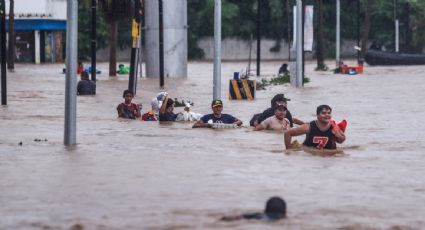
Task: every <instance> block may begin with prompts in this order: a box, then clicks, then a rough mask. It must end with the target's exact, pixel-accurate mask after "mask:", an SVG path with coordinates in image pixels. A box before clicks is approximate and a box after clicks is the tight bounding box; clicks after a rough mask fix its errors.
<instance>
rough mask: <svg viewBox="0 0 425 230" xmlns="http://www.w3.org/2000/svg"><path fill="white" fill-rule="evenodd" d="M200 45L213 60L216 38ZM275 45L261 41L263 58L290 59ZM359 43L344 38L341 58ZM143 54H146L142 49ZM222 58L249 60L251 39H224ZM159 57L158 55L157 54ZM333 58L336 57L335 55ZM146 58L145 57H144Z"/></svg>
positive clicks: (104, 56)
mask: <svg viewBox="0 0 425 230" xmlns="http://www.w3.org/2000/svg"><path fill="white" fill-rule="evenodd" d="M198 45H199V47H200V48H202V49H203V50H204V52H205V58H204V60H213V57H214V39H213V38H205V39H202V40H200V41H199V43H198ZM274 45H275V41H274V40H270V39H263V40H262V41H261V60H264V61H269V60H270V61H271V60H287V59H288V46H287V44H286V43H284V42H282V43H281V48H280V51H279V52H270V48H271V47H273V46H274ZM355 45H357V41H354V40H343V41H341V58H342V59H344V58H356V57H357V51H356V50H355V49H354V46H355ZM332 50H335V47H332ZM142 53H143V55H144V54H145V52H144V51H142ZM221 55H222V60H224V61H232V60H234V61H236V60H248V58H249V41H244V40H241V39H224V40H223V41H222V47H221ZM256 55H257V43H256V41H252V51H251V58H252V60H255V58H256ZM313 55H314V53H312V52H306V55H305V57H306V59H312V58H314V57H313ZM156 57H157V56H156ZM332 58H335V55H333V57H332ZM97 59H98V61H108V60H109V48H105V49H102V50H99V51H98V52H97ZM143 59H144V57H143ZM117 60H119V61H122V62H128V61H130V49H129V48H128V49H124V50H119V51H118V52H117Z"/></svg>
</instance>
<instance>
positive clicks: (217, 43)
mask: <svg viewBox="0 0 425 230" xmlns="http://www.w3.org/2000/svg"><path fill="white" fill-rule="evenodd" d="M213 99H221V0H215V3H214V79H213Z"/></svg>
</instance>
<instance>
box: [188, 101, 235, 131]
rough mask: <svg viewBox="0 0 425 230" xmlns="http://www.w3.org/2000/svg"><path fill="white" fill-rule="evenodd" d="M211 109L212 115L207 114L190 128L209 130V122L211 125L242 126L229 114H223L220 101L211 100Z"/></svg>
mask: <svg viewBox="0 0 425 230" xmlns="http://www.w3.org/2000/svg"><path fill="white" fill-rule="evenodd" d="M211 108H212V111H213V113H211V114H207V115H205V116H203V117H201V119H200V120H199V121H197V122H196V123H195V124H194V125H193V126H192V128H209V127H211V124H209V122H208V121H209V120H211V121H212V122H213V123H224V124H236V125H237V126H241V125H242V121H241V120H239V119H237V118H236V117H234V116H232V115H230V114H224V113H222V112H223V102H222V101H221V100H213V101H212V103H211Z"/></svg>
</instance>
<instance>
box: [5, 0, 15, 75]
mask: <svg viewBox="0 0 425 230" xmlns="http://www.w3.org/2000/svg"><path fill="white" fill-rule="evenodd" d="M14 12H15V10H14V0H10V5H9V50H8V55H7V56H8V57H7V69H8V70H10V71H13V70H14V69H15V15H14Z"/></svg>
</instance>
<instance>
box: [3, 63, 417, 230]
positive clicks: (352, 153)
mask: <svg viewBox="0 0 425 230" xmlns="http://www.w3.org/2000/svg"><path fill="white" fill-rule="evenodd" d="M328 64H329V66H333V64H332V63H328ZM279 65H280V63H277V62H267V63H263V64H262V74H265V75H271V74H274V73H275V72H277V70H278V68H279ZM245 66H246V63H242V62H237V63H223V65H222V98H223V100H224V112H226V113H230V114H233V115H235V116H236V117H238V118H240V119H241V120H242V121H243V122H244V127H242V128H238V129H226V130H212V129H192V128H191V124H190V123H173V124H167V125H165V124H158V123H157V122H141V121H135V120H131V121H127V120H120V119H118V118H117V115H116V106H117V105H118V104H119V103H120V102H122V100H123V99H122V97H121V96H122V91H123V90H124V89H125V88H127V86H128V81H127V78H128V76H118V77H116V78H112V77H111V78H110V77H108V76H107V73H106V71H107V69H108V68H107V64H105V63H102V64H99V67H100V69H101V70H103V71H104V73H102V74H100V75H98V80H99V81H98V83H97V95H96V96H81V97H78V99H77V103H78V105H77V142H78V144H77V145H76V146H74V147H65V146H64V144H63V136H64V89H65V81H64V80H65V77H64V75H63V74H61V73H60V72H61V71H62V68H63V65H59V64H54V65H16V72H14V73H9V74H8V105H7V106H2V107H0V121H1V123H0V229H368V230H369V229H394V230H395V229H407V230H410V229H425V219H424V214H425V206H424V205H423V204H424V203H425V179H424V177H425V176H424V175H425V151H424V149H425V140H424V139H425V138H424V131H425V122H424V118H425V109H424V108H425V83H424V80H425V66H390V67H365V73H364V74H362V75H355V76H350V75H336V74H333V73H331V72H315V71H314V67H315V64H314V63H307V65H306V76H307V77H309V78H310V80H311V82H310V83H308V84H306V86H305V87H304V88H298V89H297V88H293V87H291V86H289V85H280V86H271V87H268V88H267V89H266V90H263V91H257V94H256V99H255V100H254V101H229V100H228V99H227V98H228V80H229V79H231V78H232V76H233V74H232V73H233V71H239V70H241V69H244V68H245ZM188 70H189V76H188V78H187V79H168V78H167V79H165V85H166V89H165V90H166V91H167V92H168V93H169V94H170V96H171V97H172V98H174V97H177V98H179V99H187V100H191V101H193V102H194V103H195V105H194V106H193V107H192V110H193V111H195V112H198V113H203V114H205V113H209V112H210V111H211V110H210V101H211V99H212V72H213V66H212V63H203V62H201V63H197V62H193V63H190V64H189V68H188ZM158 82H159V81H158V79H146V78H142V79H139V80H138V88H137V96H136V97H135V98H134V101H135V102H138V103H143V105H144V106H143V112H146V111H147V110H148V108H149V101H150V99H151V98H152V97H154V96H155V95H156V93H158V92H159V91H160V90H159V83H158ZM281 92H283V93H285V95H286V96H287V97H289V98H291V99H292V100H291V101H290V102H289V109H290V111H291V112H292V114H293V115H294V116H295V117H297V118H299V119H301V120H304V121H309V120H312V119H314V118H315V109H316V107H317V106H318V105H319V104H329V105H330V106H331V107H332V108H333V116H334V118H335V119H336V120H337V121H339V120H342V119H347V120H348V127H347V131H346V135H347V141H346V142H345V143H343V144H342V145H340V146H341V147H342V148H343V149H344V151H345V153H346V155H345V156H343V157H319V156H312V155H310V154H307V153H304V152H301V151H299V152H292V153H290V154H287V153H285V151H284V144H283V135H282V133H273V132H253V131H252V128H250V127H248V126H249V119H250V118H251V116H252V115H253V114H254V113H257V112H261V111H262V110H264V109H266V108H267V107H268V106H270V99H271V98H272V97H273V96H274V95H275V94H276V93H281ZM181 110H182V109H181V108H176V109H175V111H177V112H178V111H181ZM36 139H37V141H35V140H36ZM298 140H299V141H300V142H301V141H302V140H303V137H300V138H298ZM20 142H22V145H19V143H20ZM276 195H277V196H281V197H283V198H284V199H285V200H286V201H287V204H288V218H287V219H286V220H282V221H278V222H274V223H267V222H261V221H243V220H242V221H236V222H231V223H226V222H220V221H218V219H219V218H220V217H221V216H223V215H233V214H238V213H243V212H250V211H260V210H262V209H263V207H264V203H265V201H266V200H267V199H268V198H269V197H271V196H276Z"/></svg>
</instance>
